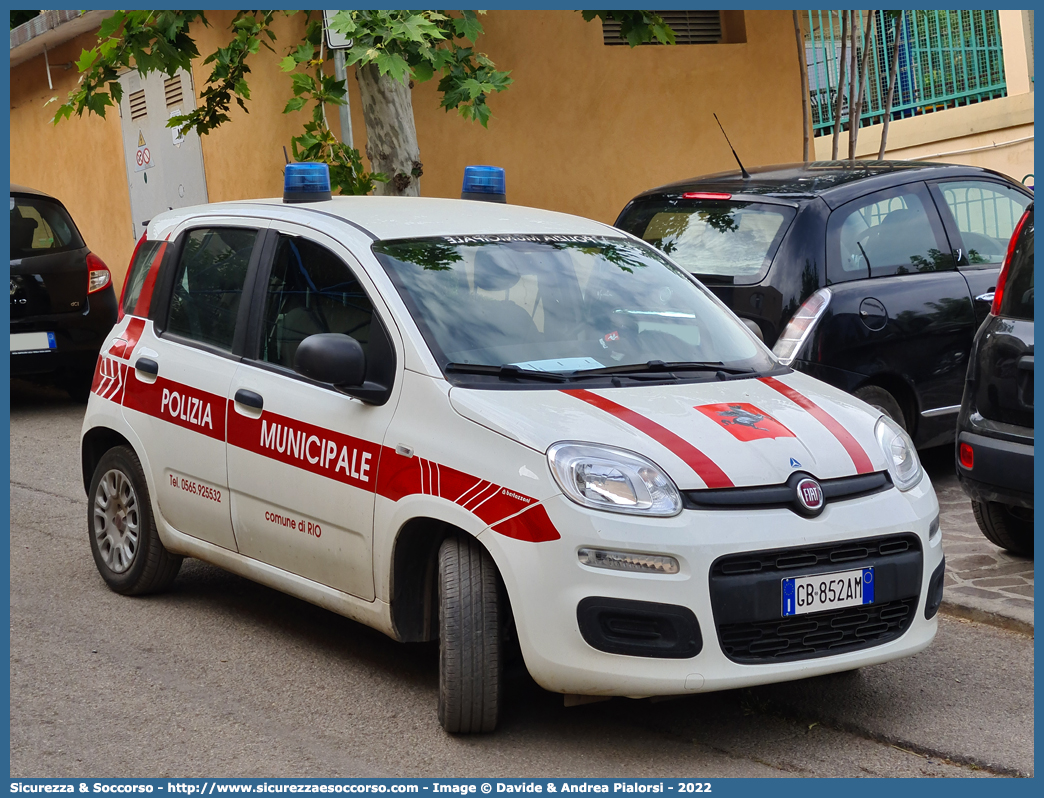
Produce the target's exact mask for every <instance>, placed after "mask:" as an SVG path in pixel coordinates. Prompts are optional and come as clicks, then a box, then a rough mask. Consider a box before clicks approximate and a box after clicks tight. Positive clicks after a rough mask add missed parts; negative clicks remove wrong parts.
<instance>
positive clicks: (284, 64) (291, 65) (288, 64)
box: [279, 55, 297, 72]
mask: <svg viewBox="0 0 1044 798" xmlns="http://www.w3.org/2000/svg"><path fill="white" fill-rule="evenodd" d="M279 69H280V70H281V71H283V72H293V71H294V70H295V69H297V61H295V60H294V59H293V57H292V56H289V55H288V56H287V57H286V58H284V59H282V60H281V61H280V62H279Z"/></svg>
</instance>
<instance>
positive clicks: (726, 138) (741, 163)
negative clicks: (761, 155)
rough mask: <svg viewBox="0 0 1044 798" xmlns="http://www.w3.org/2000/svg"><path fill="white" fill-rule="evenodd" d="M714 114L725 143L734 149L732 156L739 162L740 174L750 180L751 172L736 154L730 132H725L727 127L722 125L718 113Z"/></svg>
mask: <svg viewBox="0 0 1044 798" xmlns="http://www.w3.org/2000/svg"><path fill="white" fill-rule="evenodd" d="M712 115H713V116H714V121H715V122H717V123H718V127H720V128H721V135H723V136H724V137H725V143H726V144H728V145H729V149H730V150H732V157H733V158H735V159H736V163H738V164H739V168H740V174H741V175H743V179H744V180H750V173H749V172H748V171H747V170H746V169H744V168H743V162H742V161H741V160H740V159H739V156H738V155H737V154H736V150H734V149H733V147H732V142H731V141H729V134H728V133H726V132H725V128H723V127H721V121H720V120H719V119H718V115H717V114H713V113H712Z"/></svg>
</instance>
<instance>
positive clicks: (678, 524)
mask: <svg viewBox="0 0 1044 798" xmlns="http://www.w3.org/2000/svg"><path fill="white" fill-rule="evenodd" d="M545 507H546V509H547V511H548V515H549V516H550V518H551V520H552V521H553V522H554V524H555V526H556V528H557V529H558V530H559V532H560V534H561V535H562V537H561V539H559V540H556V541H552V542H547V543H535V544H534V543H526V542H523V541H518V540H513V539H510V538H506V537H503V536H501V535H497V533H495V532H493V531H491V530H486V531H485V532H483V533H482V535H481V539H482V540H483V542H484V543H485V545H486V546H487V548H488V549H489V551H490V553H491V554H492V556H493V558H494V560H495V561H496V562H497V565H498V567H499V569H500V572H501V574H502V576H503V578H504V583H505V587H506V588H507V592H508V596H509V598H510V600H511V606H512V611H513V613H514V616H515V620H516V627H517V629H518V635H519V642H520V644H521V647H522V653H523V656H524V658H525V662H526V666H527V668H528V669H529V672H530V674H531V675H532V676H533V678H534V679H535V680H536V681H537V683H538V684H540V685H541V686H542V687H544V688H545V689H547V690H551V691H554V692H561V693H574V694H580V695H623V696H651V695H674V694H684V693H688V692H698V691H712V690H724V689H731V688H736V687H743V686H749V685H756V684H765V683H771V682H781V681H787V680H791V679H800V678H805V677H809V676H815V675H819V674H824V673H832V672H836V671H843V670H849V669H852V668H858V667H862V666H865V665H873V664H876V663H880V662H887V661H889V660H892V659H897V658H900V657H905V656H910V655H912V654H916V653H917V652H919V651H921V650H923V649H924V648H925V647H927V646H928V644H929V643H931V641H932V639H933V637H934V636H935V632H936V628H937V623H938V621H937V619H936V618H935V613H934V610H932V608H931V607H929V608H928V609H929V612H928V615H930V616H931V617H930V618H929V617H926V601H927V600H928V599H929V592H930V591H929V582H930V581H931V579H932V576H933V574H934V573H936V572H937V570H938V569H939V567H940V565H941V563H942V562H943V554H942V545H941V542H942V536H941V534H939V532H938V524H937V518H938V514H939V505H938V502H937V500H936V497H935V492H934V490H933V489H932V487H931V482H930V481H929V479H928V477H927V476H925V477H924V478H923V479H922V481H921V483H920V484H919V485H918V486H917V487H915V488H913V489H912V490H910V491H907V492H905V493H901V492H900V491H898V490H896V489H894V488H893V489H890V490H887V491H884V492H882V493H878V494H874V495H870V496H864V497H862V498H857V499H852V500H849V501H842V502H835V503H832V504H830V505H828V506H827V508H826V509H825V510H824V512H823V513H822V514H821V515H820V516H818V517H817V518H812V519H809V518H803V517H801V516H799V515H797V514H796V513H794V512H792V511H791V510H788V509H768V510H765V509H763V510H712V511H705V510H686V511H683V512H682V513H681V514H680V515H678V516H675V517H674V518H656V519H647V518H646V519H643V518H635V517H629V516H623V515H612V514H609V513H604V512H597V511H591V510H587V509H585V508H581V507H578V506H577V505H575V504H573V503H572V502H570V501H569V500H568V499H566V498H565V497H563V496H558V497H555V498H553V499H549V500H548V501H546V502H545ZM930 528H932V529H934V530H936V531H935V532H934V534H931V535H930V534H929V532H930ZM878 538H883V539H887V540H894V539H896V538H906V539H907V540H908V542H910V543H912V546H911V547H910V548H909V549H908V550H907V552H906V554H905V555H904V558H901V559H903V563H902V565H901V566H900V570H902V571H903V573H904V574H906V576H905V577H904V578H903V579H902V580H899V581H895V580H893V581H894V584H895V585H896V586H897V587H896V590H897V591H898V593H897V594H896V595H894V596H889V602H885V601H884V600H883V599H882V601H880V602H875V606H876V607H877V610H878V611H880V609H881V607H883V606H886V604H888V603H890V602H891V600H892V599H895V600H896V601H905V602H906V603H907V604H908V608H907V610H906V612H905V614H904V615H903V619H901V620H902V628H901V629H898V628H897V627H896V626H895V624H893V628H892V630H891V632H888V630H885V632H884V634H883V635H882V636H880V637H879V638H875V639H872V640H869V641H868V644H866V645H865V647H863V646H862V644H860V645H859V646H857V647H856V648H855V649H853V647H852V646H851V645H849V646H848V648H847V649H846V648H845V646H844V645H842V647H841V648H840V649H836V650H839V651H841V653H833V652H831V651H826V650H821V651H818V652H815V653H814V654H812V655H809V656H804V655H801V654H800V652H799V653H798V654H797V655H796V656H793V657H790V658H789V659H788V658H787V657H785V656H784V657H781V658H775V657H770V658H768V659H760V660H758V661H757V663H756V664H752V662H751V661H740V660H744V655H743V654H742V652H741V654H740V655H739V656H737V652H736V650H735V647H734V640H730V639H728V634H727V633H728V632H729V631H730V629H729V628H728V627H729V624H735V623H736V622H741V623H743V622H745V623H747V624H748V625H750V624H762V625H764V624H766V623H767V624H768V626H771V627H778V626H779V625H780V622H782V620H783V619H782V610H781V598H780V597H781V589H782V588H781V586H780V580H781V575H780V574H772V575H769V576H767V577H766V576H764V575H762V576H761V577H759V580H760V586H758V587H756V588H754V590H753V595H752V596H751V597H750V599H749V602H748V604H749V607H748V608H747V609H746V610H743V609H740V610H738V611H736V610H735V608H733V610H732V611H731V614H730V613H729V611H726V610H723V608H722V595H723V594H722V592H721V590H719V587H720V586H715V585H714V580H715V578H716V576H715V574H714V572H713V568H712V565H713V564H714V563H716V562H717V563H720V562H723V561H724V560H723V559H722V558H729V559H735V557H734V555H745V554H749V553H751V552H765V551H768V550H776V549H794V550H801V549H808V548H816V547H827V548H830V547H831V545H832V544H836V543H838V542H841V541H848V542H853V541H864V542H865V541H866V540H868V539H878ZM584 546H590V547H602V548H607V549H617V550H624V551H634V552H643V553H651V554H666V555H671V556H673V557H675V558H677V559H678V561H679V563H680V566H681V567H680V571H679V573H677V574H673V575H651V574H637V573H624V572H618V571H610V570H605V569H600V568H592V567H589V566H585V565H582V564H581V563H580V562H579V560H578V557H577V550H578V549H579V548H581V547H584ZM842 548H844V547H842ZM848 548H849V549H850V548H851V546H848ZM918 549H919V551H917V553H916V554H915V555H914V554H911V553H910V552H911V551H912V550H918ZM880 555H881V553H880V552H875V551H868V552H867V555H866V557H864V558H862V559H854V560H853V559H848V560H846V561H844V562H838V563H837V564H831V565H829V566H828V567H825V568H823V567H819V569H818V570H815V567H813V570H811V571H810V570H808V569H807V568H806V569H805V570H799V569H795V570H793V571H790V572H788V573H787V574H786V575H787V576H800V575H803V574H806V573H828V572H833V571H844V570H849V569H852V568H857V567H861V566H862V565H865V564H873V562H872V561H874V558H875V557H878V558H880ZM741 559H742V558H741ZM876 567H882V568H883V570H882V571H881V572H880V573H881V575H882V576H884V571H886V570H888V569H889V568H890V567H891V566H890V565H888V564H887V563H884V562H883V561H881V562H878V565H877V566H876ZM719 570H720V569H719ZM911 573H912V581H913V582H914V583H915V584H914V588H913V591H912V595H911V594H910V593H911V591H910V590H909V589H904V588H902V587H901V586H899V582H900V581H904V580H905V582H904V583H906V584H908V583H909V582H910V579H911V577H910V574H911ZM718 576H719V578H720V574H719V575H718ZM896 579H898V577H896ZM755 581H757V580H755ZM899 593H902V594H903V595H899ZM742 595H743V591H742V590H740V591H738V592H737V591H733V596H742ZM883 595H884V594H882V596H883ZM592 599H598V600H600V601H602V602H603V603H608V604H609V605H610V606H612V602H618V603H619V605H620V606H624V607H627V606H630V607H632V608H633V607H637V608H638V609H639V610H640V609H641V604H640V603H644V604H647V605H656V604H659V605H669V606H671V607H675V608H677V611H676V612H675V615H676V616H677V617H678V618H679V619H682V620H679V621H678V625H677V627H676V628H677V629H678V630H680V633H681V634H682V635H683V636H684V635H685V634H687V628H688V627H686V625H685V621H684V618H683V616H686V613H687V612H691V614H692V616H694V617H695V620H696V622H697V623H698V632H697V634H696V635H690V637H693V638H694V639H695V638H696V637H698V638H699V639H698V646H696V649H697V653H695V654H692V653H691V652H692V650H693V647H692V646H689V648H686V645H688V644H689V643H690V642H692V641H690V640H688V639H684V640H681V642H680V643H679V645H678V646H677V647H675V648H674V649H672V650H674V651H675V652H676V653H677V655H673V654H669V653H668V654H661V655H657V654H655V653H652V654H649V655H646V656H636V655H628V654H619V653H609V652H608V651H604V650H598V649H597V648H595V647H594V646H592V645H591V644H589V643H588V642H587V641H586V640H585V635H584V633H583V632H582V630H581V628H580V626H581V624H580V622H578V607H581V605H582V604H584V606H585V607H586V608H588V609H589V608H590V606H591V600H592ZM585 602H586V604H585ZM867 606H868V607H869V606H870V605H867ZM830 612H833V611H830ZM830 612H828V613H820V614H818V616H819V617H818V618H817V616H816V615H804V616H796V617H797V618H798V619H799V620H804V621H810V620H823V618H824V617H825V616H828V615H829V614H830ZM895 612H897V611H895V610H893V616H892V617H893V618H894V617H895ZM737 613H738V614H737ZM744 613H746V615H747V616H748V617H747V618H746V621H744V619H743V615H744ZM581 614H583V613H581ZM726 616H727V617H726ZM790 620H792V619H788V622H789V621H790ZM885 620H888V619H885ZM827 622H828V623H829V622H830V619H829V618H827ZM879 622H880V619H876V620H874V623H878V624H879ZM668 625H669V624H668ZM842 625H843V624H842ZM857 625H858V624H857ZM869 625H873V624H867V623H863V624H862V626H863V627H864V628H868V626H869ZM588 626H589V623H588ZM668 631H669V630H668ZM733 631H734V630H733ZM588 636H589V635H588ZM863 642H864V643H866V642H867V641H863ZM829 643H830V641H827V645H829ZM847 643H852V639H851V636H850V637H849V638H848V639H847ZM795 650H796V649H795ZM678 652H680V653H678ZM791 653H792V654H793V653H794V652H793V651H792V652H791ZM748 660H749V658H748Z"/></svg>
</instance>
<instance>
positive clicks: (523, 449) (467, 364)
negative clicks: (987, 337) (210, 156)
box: [82, 165, 944, 732]
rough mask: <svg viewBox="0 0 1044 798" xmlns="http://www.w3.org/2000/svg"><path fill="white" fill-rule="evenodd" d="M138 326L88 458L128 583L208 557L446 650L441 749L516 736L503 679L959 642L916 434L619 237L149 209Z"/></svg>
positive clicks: (752, 678) (582, 681) (489, 219)
mask: <svg viewBox="0 0 1044 798" xmlns="http://www.w3.org/2000/svg"><path fill="white" fill-rule="evenodd" d="M312 170H313V166H312V165H308V166H307V167H306V168H301V169H299V168H298V167H296V166H291V167H288V169H287V179H288V183H289V182H290V181H292V180H298V181H303V182H304V183H305V184H308V182H309V180H310V179H311V178H310V177H309V175H310V174H311V173H312ZM302 173H303V174H304V177H303V178H302ZM309 199H316V200H317V201H292V202H288V201H286V200H309ZM121 304H122V310H123V313H124V315H123V317H122V318H121V320H120V321H119V322H118V324H117V325H116V327H115V328H114V329H113V331H112V334H111V336H110V339H109V340H108V342H107V343H106V344H105V345H104V346H103V348H102V352H101V356H100V358H99V360H98V365H97V370H96V374H95V379H94V384H93V389H92V390H93V393H92V396H91V400H90V403H89V405H88V409H87V414H86V418H85V420H84V425H83V433H82V465H83V479H84V487H85V488H86V489H87V491H88V500H89V509H88V523H89V531H90V545H91V550H92V553H93V555H94V559H95V562H96V563H97V566H98V569H99V570H100V571H101V574H102V576H103V577H104V579H105V581H106V582H107V583H108V584H109V586H110V587H111V588H112V589H113V590H115V591H117V592H120V593H125V594H141V593H147V592H153V591H158V590H162V589H164V588H165V587H167V586H169V585H170V584H171V582H172V581H173V579H174V578H175V576H176V574H177V572H178V568H179V566H180V564H181V561H182V558H183V557H186V556H188V557H197V558H199V559H201V560H206V561H208V562H211V563H214V564H216V565H219V566H221V567H222V568H226V569H228V570H229V571H233V572H235V573H237V574H240V575H242V576H245V577H247V578H249V579H253V580H256V581H257V582H260V583H262V584H265V585H268V586H271V587H274V588H276V589H278V590H281V591H285V592H286V593H289V594H292V595H294V596H297V597H300V598H302V599H305V600H307V601H310V602H313V603H315V604H317V605H319V606H322V607H325V608H327V609H329V610H332V611H333V612H336V613H340V614H342V615H345V616H347V617H349V618H353V619H355V620H357V621H359V622H361V623H364V624H367V625H369V626H372V627H374V628H376V629H379V630H380V631H382V632H384V633H386V634H388V635H389V636H391V637H393V638H394V639H396V640H401V641H424V640H434V639H438V641H439V645H440V666H439V720H440V722H441V723H442V725H443V727H444V728H446V729H447V730H448V731H451V732H483V731H490V730H492V729H493V727H494V726H495V725H496V723H497V718H498V713H499V709H500V706H501V689H502V678H501V674H502V670H503V666H504V663H505V660H506V659H508V658H509V657H511V656H521V657H522V658H523V659H524V662H525V666H526V668H527V669H528V671H529V673H530V674H532V677H533V678H534V679H535V680H536V682H537V683H539V684H540V685H541V686H542V687H544V688H546V689H547V690H551V691H556V692H560V693H564V694H567V695H598V696H632V697H640V696H652V695H666V694H685V693H690V692H698V691H709V690H721V689H728V688H735V687H740V686H744V685H754V684H762V683H767V682H778V681H784V680H788V679H798V678H802V677H808V676H814V675H817V674H824V673H830V672H835V671H843V670H850V669H854V668H858V667H861V666H864V665H870V664H874V663H880V662H885V661H888V660H892V659H896V658H898V657H904V656H908V655H911V654H915V653H917V652H919V651H921V650H922V649H924V648H925V647H926V646H927V645H928V644H929V643H930V642H931V640H932V638H933V637H934V635H935V633H936V626H937V622H938V621H937V618H936V617H935V616H936V612H937V610H938V607H939V603H940V601H941V599H942V582H943V565H944V561H943V553H942V546H941V537H942V536H941V534H940V531H939V506H938V503H937V501H936V497H935V493H934V491H933V489H932V486H931V483H930V481H929V479H928V477H927V475H925V473H924V472H923V471H922V469H921V466H920V463H919V461H918V458H917V453H916V452H915V450H914V447H913V445H912V444H911V442H910V439H909V438H908V437H907V435H906V433H905V432H904V431H903V430H902V429H901V428H899V427H898V426H896V425H895V424H894V423H893V422H892V421H891V420H890V419H889V418H887V417H886V416H883V415H882V414H881V413H880V412H879V411H876V410H874V409H873V408H871V407H870V406H868V405H866V404H864V403H862V402H860V401H859V400H857V399H855V398H853V397H851V396H849V395H847V394H845V393H842V392H841V391H839V390H837V389H835V388H832V387H829V386H827V385H825V384H823V383H820V382H817V381H816V380H814V379H811V378H809V377H807V376H804V375H802V374H799V373H797V372H794V371H791V370H790V369H789V368H787V367H785V366H782V365H780V364H779V362H778V361H776V360H775V358H774V357H773V355H772V354H771V352H769V351H768V349H766V348H765V347H764V346H763V345H762V344H761V343H760V342H759V341H758V340H757V339H756V338H755V337H754V336H753V335H752V334H751V333H750V332H749V331H748V329H747V328H746V327H745V326H744V325H743V324H742V323H741V322H740V321H739V320H738V319H737V318H736V317H735V316H733V315H732V314H731V313H730V312H729V311H728V310H727V309H726V308H725V307H724V306H723V305H722V304H721V303H720V302H718V301H717V300H716V299H715V298H714V297H713V296H712V295H711V294H710V293H709V292H708V291H707V290H705V289H704V288H703V287H702V286H701V285H700V284H699V283H697V282H696V281H695V280H693V279H692V278H691V277H690V276H689V275H688V274H687V273H686V272H685V271H683V270H682V269H680V268H678V267H677V266H675V265H674V264H673V263H672V262H671V261H670V260H668V259H667V258H666V257H665V256H664V255H663V254H662V253H659V252H657V251H656V250H654V249H652V248H651V247H649V246H647V245H646V244H644V243H643V242H641V241H639V240H637V239H634V238H632V237H630V236H628V235H626V234H623V233H621V232H620V231H618V230H616V229H614V228H611V227H609V226H607V225H604V224H600V223H596V222H593V221H589V220H585V219H580V218H576V217H572V216H567V215H563V214H559V213H551V212H547V211H541V210H534V209H530V208H522V207H515V206H507V205H503V204H495V203H489V202H470V201H462V200H443V199H417V198H412V199H408V198H381V197H338V198H334V199H331V198H330V195H329V189H328V186H325V187H324V185H323V184H322V181H321V180H320V182H319V184H318V185H304V186H303V187H302V186H298V185H296V184H294V185H290V188H289V189H288V192H287V197H286V198H284V200H282V201H281V200H278V199H275V200H257V201H243V202H231V203H223V204H217V205H208V206H201V207H196V208H187V209H182V210H177V211H172V212H167V213H164V214H162V215H160V216H157V217H156V218H155V219H153V220H152V221H151V222H150V223H149V225H148V228H147V232H146V233H145V235H144V236H143V237H142V240H141V241H140V242H139V244H138V247H137V249H136V251H135V254H134V257H133V260H132V264H131V269H130V272H129V274H128V278H127V285H126V288H125V291H124V295H123V297H122V302H121Z"/></svg>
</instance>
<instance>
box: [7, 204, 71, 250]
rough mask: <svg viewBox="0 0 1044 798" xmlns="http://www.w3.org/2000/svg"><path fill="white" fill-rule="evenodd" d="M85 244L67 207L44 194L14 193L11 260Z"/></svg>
mask: <svg viewBox="0 0 1044 798" xmlns="http://www.w3.org/2000/svg"><path fill="white" fill-rule="evenodd" d="M83 246H84V243H83V239H82V238H80V234H79V232H77V230H76V225H74V224H73V221H72V219H71V218H69V214H68V213H67V212H66V210H65V208H63V207H62V206H61V205H59V204H58V203H57V202H53V201H51V200H48V199H45V198H43V197H11V260H17V259H18V258H31V257H33V256H34V255H47V254H49V253H52V252H68V251H70V250H74V249H80V248H82V247H83Z"/></svg>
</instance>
